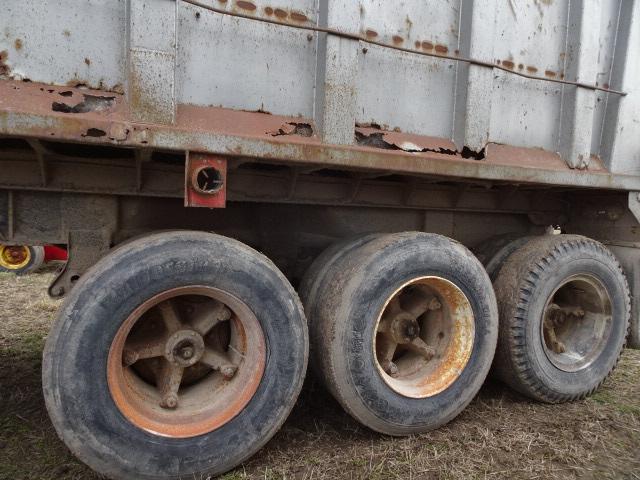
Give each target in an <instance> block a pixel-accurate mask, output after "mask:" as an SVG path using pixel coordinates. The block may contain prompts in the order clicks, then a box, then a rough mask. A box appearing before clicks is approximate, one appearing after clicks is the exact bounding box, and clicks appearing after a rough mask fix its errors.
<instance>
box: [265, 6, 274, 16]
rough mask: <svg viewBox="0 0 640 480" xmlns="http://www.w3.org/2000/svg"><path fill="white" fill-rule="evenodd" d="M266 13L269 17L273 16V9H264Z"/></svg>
mask: <svg viewBox="0 0 640 480" xmlns="http://www.w3.org/2000/svg"><path fill="white" fill-rule="evenodd" d="M264 13H266V14H267V15H273V8H271V7H264Z"/></svg>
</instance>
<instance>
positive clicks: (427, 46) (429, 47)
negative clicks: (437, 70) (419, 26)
mask: <svg viewBox="0 0 640 480" xmlns="http://www.w3.org/2000/svg"><path fill="white" fill-rule="evenodd" d="M422 48H424V49H425V50H433V43H431V42H422Z"/></svg>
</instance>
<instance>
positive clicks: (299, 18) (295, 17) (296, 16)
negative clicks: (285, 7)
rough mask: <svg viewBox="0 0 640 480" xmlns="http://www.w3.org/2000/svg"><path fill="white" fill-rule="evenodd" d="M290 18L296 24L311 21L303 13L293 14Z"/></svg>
mask: <svg viewBox="0 0 640 480" xmlns="http://www.w3.org/2000/svg"><path fill="white" fill-rule="evenodd" d="M290 17H291V20H293V21H294V22H301V23H304V22H306V21H307V20H309V19H308V18H307V16H306V15H305V14H304V13H301V12H291V14H290Z"/></svg>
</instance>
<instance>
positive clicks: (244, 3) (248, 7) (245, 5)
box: [236, 0, 256, 12]
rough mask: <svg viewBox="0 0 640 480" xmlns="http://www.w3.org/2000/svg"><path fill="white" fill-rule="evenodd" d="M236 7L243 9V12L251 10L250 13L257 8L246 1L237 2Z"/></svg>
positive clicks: (239, 0)
mask: <svg viewBox="0 0 640 480" xmlns="http://www.w3.org/2000/svg"><path fill="white" fill-rule="evenodd" d="M236 5H237V6H238V8H241V9H243V10H249V11H250V12H253V11H255V9H256V6H255V4H254V3H252V2H247V1H246V0H238V1H237V2H236Z"/></svg>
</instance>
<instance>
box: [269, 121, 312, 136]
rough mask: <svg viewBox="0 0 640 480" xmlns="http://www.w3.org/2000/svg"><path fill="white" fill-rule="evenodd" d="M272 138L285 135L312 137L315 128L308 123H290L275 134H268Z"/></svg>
mask: <svg viewBox="0 0 640 480" xmlns="http://www.w3.org/2000/svg"><path fill="white" fill-rule="evenodd" d="M267 134H269V135H271V136H272V137H280V136H283V135H299V136H301V137H312V136H313V127H312V126H311V125H310V124H308V123H297V122H288V123H285V124H284V125H282V126H281V127H280V128H279V129H278V130H277V131H275V132H267Z"/></svg>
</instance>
